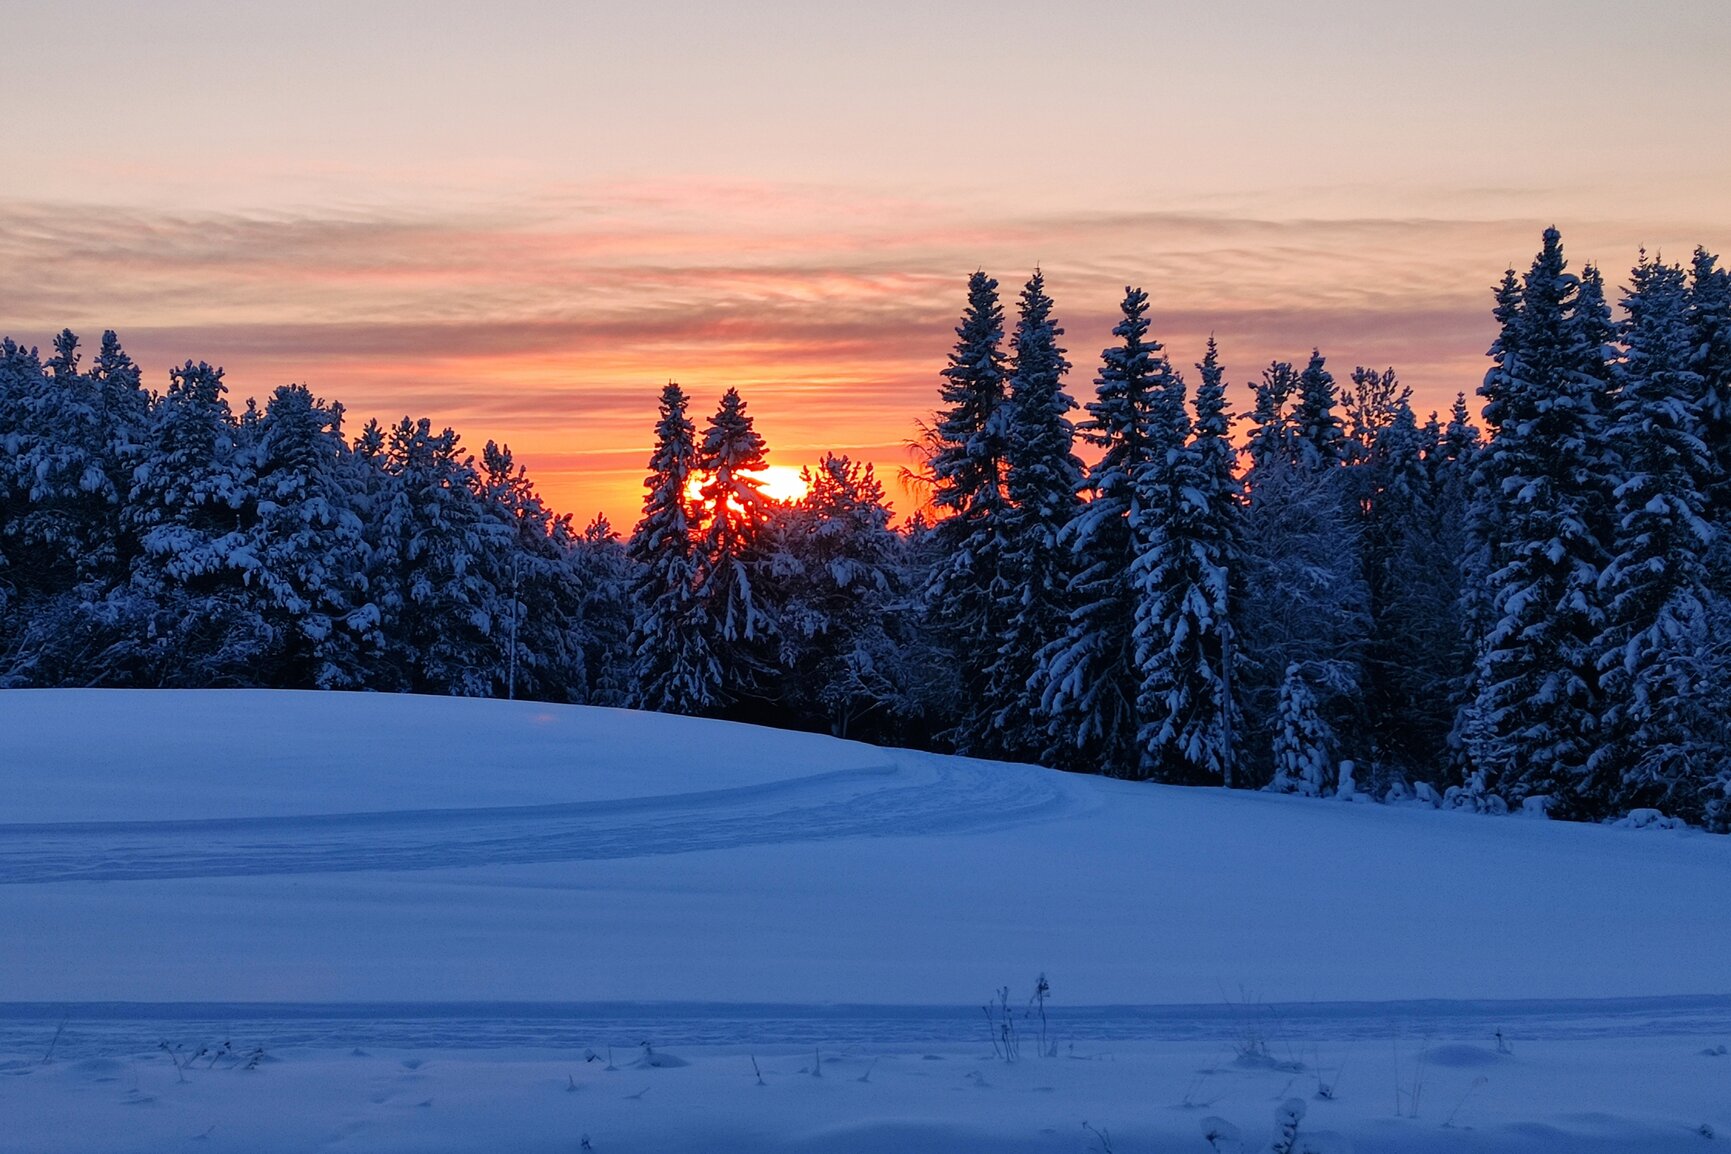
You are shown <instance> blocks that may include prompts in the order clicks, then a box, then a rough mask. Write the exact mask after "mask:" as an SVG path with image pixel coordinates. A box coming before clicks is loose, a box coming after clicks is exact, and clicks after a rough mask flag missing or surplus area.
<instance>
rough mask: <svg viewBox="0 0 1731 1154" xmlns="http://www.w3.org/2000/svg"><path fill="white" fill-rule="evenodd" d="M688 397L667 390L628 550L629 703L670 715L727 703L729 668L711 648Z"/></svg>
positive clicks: (674, 388)
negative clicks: (694, 507)
mask: <svg viewBox="0 0 1731 1154" xmlns="http://www.w3.org/2000/svg"><path fill="white" fill-rule="evenodd" d="M687 404H688V402H687V399H686V396H685V391H684V390H683V389H681V388H680V387H679V386H678V385H677V384H674V383H673V382H671V381H670V382H668V384H667V387H666V388H664V389H662V390H661V414H660V418H659V419H658V420H657V421H656V424H655V449H654V451H653V452H652V453H651V454H650V457H649V476H647V477H646V478H644V481H643V487H644V489H645V493H644V497H643V517H642V519H641V520H639V521H638V522H637V528H636V529H635V530H634V531H633V532H632V534H631V542H630V544H629V546H628V548H627V552H628V553H629V554H630V557H631V560H632V561H633V562H635V563H636V565H637V593H636V598H635V600H636V602H637V608H638V617H637V623H636V625H635V626H634V627H633V628H632V630H631V655H632V671H633V673H632V684H631V689H630V692H629V694H628V695H627V699H626V701H627V704H628V705H630V706H631V708H633V709H653V710H657V711H660V712H663V713H702V712H704V711H705V710H709V709H713V708H715V707H716V706H717V705H718V704H719V703H720V701H721V667H720V665H719V664H717V662H716V659H715V655H714V653H712V652H711V651H710V648H709V641H708V638H709V629H708V626H707V623H706V622H705V621H704V612H705V609H704V605H703V603H702V602H700V601H699V600H698V598H697V565H698V562H697V544H696V541H695V540H694V534H693V526H692V523H691V498H690V496H689V493H688V490H689V488H690V485H691V480H692V477H693V476H694V475H695V473H696V469H697V439H696V438H697V430H696V426H694V425H693V424H692V423H691V419H690V417H688V416H687V415H686V406H687Z"/></svg>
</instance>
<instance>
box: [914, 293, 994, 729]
mask: <svg viewBox="0 0 1731 1154" xmlns="http://www.w3.org/2000/svg"><path fill="white" fill-rule="evenodd" d="M1003 342H1004V310H1003V307H1002V306H1001V305H1000V304H999V303H998V282H997V281H995V280H993V279H992V278H991V277H989V276H987V275H986V274H985V273H983V272H976V273H974V274H973V276H971V277H970V278H968V303H967V307H966V309H965V310H964V312H963V313H962V319H961V323H960V324H959V325H957V326H956V344H955V348H954V349H953V350H952V351H951V353H950V357H949V364H948V366H947V367H946V368H945V369H944V370H943V374H942V375H943V378H944V383H943V385H942V386H941V387H940V389H939V395H940V397H941V398H942V400H943V402H944V404H945V407H944V408H943V409H941V410H940V411H939V412H938V414H937V417H936V419H935V420H934V422H933V424H932V429H931V432H932V442H933V452H932V454H931V458H930V460H929V462H928V464H929V467H930V470H931V476H932V481H933V490H932V504H933V506H934V507H936V509H937V510H938V511H939V512H940V513H941V514H947V516H944V517H943V518H942V519H941V520H940V521H938V523H937V524H936V525H935V526H934V528H933V533H934V538H935V542H934V543H935V550H934V551H935V555H936V557H937V558H938V564H937V565H935V566H934V567H933V569H932V572H931V574H930V581H929V584H928V587H927V590H926V596H927V602H928V605H929V606H930V610H929V620H930V621H931V623H932V625H933V627H934V628H935V629H937V630H938V633H939V636H940V637H941V638H942V639H943V641H944V642H945V644H946V645H947V646H948V647H949V648H950V650H951V652H952V653H953V655H954V661H955V664H956V667H957V670H958V679H959V689H960V697H959V700H958V701H957V703H956V709H955V711H954V712H955V718H956V722H955V726H954V729H953V731H952V733H951V738H952V744H953V745H954V746H955V748H956V750H957V751H958V752H961V753H983V752H991V751H992V748H993V745H992V719H993V717H994V716H995V715H996V714H997V711H998V710H997V705H996V704H995V703H994V702H992V701H991V700H990V699H989V697H988V693H989V684H990V683H989V671H990V670H991V668H992V666H993V665H994V664H995V662H996V660H997V653H998V643H999V639H1000V637H1001V636H1002V634H1003V631H1004V628H1005V627H1006V625H1007V622H1006V621H1004V620H1002V619H1001V618H1002V613H1003V607H1004V605H1005V601H1006V597H1005V590H1006V588H1007V585H1006V579H1005V574H1004V565H1005V557H1004V554H1005V551H1006V549H1007V548H1008V539H1007V527H1006V525H1005V523H1004V522H1005V511H1006V507H1007V501H1006V497H1005V493H1004V458H1005V450H1006V447H1005V443H1004V436H1005V428H1006V422H1005V420H1004V414H1003V412H1002V410H1003V408H1004V405H1005V401H1006V393H1005V382H1006V380H1007V377H1008V372H1007V370H1006V368H1005V362H1004V350H1003Z"/></svg>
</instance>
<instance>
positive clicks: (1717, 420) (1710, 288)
mask: <svg viewBox="0 0 1731 1154" xmlns="http://www.w3.org/2000/svg"><path fill="white" fill-rule="evenodd" d="M1689 346H1690V350H1691V356H1690V368H1692V369H1693V370H1694V371H1695V372H1696V374H1697V375H1698V376H1699V377H1700V389H1699V392H1698V394H1697V397H1696V400H1695V405H1694V407H1695V410H1696V413H1697V414H1698V417H1699V420H1700V424H1701V429H1702V436H1703V438H1704V439H1705V441H1706V444H1707V447H1708V450H1709V452H1710V454H1711V457H1710V460H1711V479H1710V481H1709V483H1708V484H1707V486H1706V492H1705V494H1704V496H1705V497H1706V499H1707V520H1708V522H1709V523H1710V524H1711V525H1712V526H1713V546H1712V548H1711V549H1710V550H1709V551H1708V553H1707V584H1708V589H1709V592H1710V594H1711V597H1710V600H1709V601H1708V605H1707V608H1708V613H1709V616H1710V619H1711V621H1712V626H1711V627H1710V630H1709V632H1710V634H1711V636H1712V637H1713V638H1714V639H1715V647H1714V651H1713V655H1712V660H1711V664H1710V668H1711V669H1712V670H1713V673H1714V680H1715V683H1716V684H1718V685H1720V686H1724V685H1725V684H1726V683H1727V682H1731V270H1728V269H1723V268H1720V267H1718V261H1717V259H1716V258H1715V257H1714V256H1713V254H1712V253H1709V252H1708V251H1706V250H1705V249H1700V248H1698V249H1696V250H1695V254H1694V258H1693V260H1692V261H1691V268H1690V280H1689ZM1726 745H1727V746H1731V736H1728V738H1727V741H1726ZM1703 808H1704V817H1705V820H1706V821H1707V823H1708V824H1709V825H1710V826H1712V827H1713V828H1715V829H1719V830H1727V829H1731V765H1727V766H1724V767H1722V768H1721V769H1720V770H1719V773H1718V776H1717V780H1716V781H1712V782H1709V783H1708V784H1707V786H1706V794H1705V800H1704V803H1703Z"/></svg>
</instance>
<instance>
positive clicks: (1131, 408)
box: [1036, 288, 1172, 777]
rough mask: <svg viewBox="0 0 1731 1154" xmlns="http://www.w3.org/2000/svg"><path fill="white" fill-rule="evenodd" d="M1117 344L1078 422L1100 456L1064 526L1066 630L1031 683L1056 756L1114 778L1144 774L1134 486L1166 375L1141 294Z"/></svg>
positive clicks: (1142, 546) (1130, 305)
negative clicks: (1038, 691)
mask: <svg viewBox="0 0 1731 1154" xmlns="http://www.w3.org/2000/svg"><path fill="white" fill-rule="evenodd" d="M1121 309H1122V311H1123V318H1124V319H1123V320H1121V321H1119V322H1118V324H1117V326H1116V327H1114V328H1113V330H1112V334H1113V335H1114V336H1116V337H1117V338H1118V339H1119V343H1118V344H1116V345H1113V346H1111V347H1109V348H1107V349H1105V350H1104V351H1103V352H1102V353H1101V354H1100V362H1101V363H1100V375H1099V376H1098V377H1096V378H1095V380H1094V385H1095V396H1094V399H1093V400H1091V401H1089V402H1088V403H1087V405H1086V406H1084V407H1085V408H1086V410H1087V413H1088V417H1087V419H1086V420H1085V421H1083V422H1082V423H1081V425H1080V429H1081V431H1082V433H1083V435H1084V436H1085V437H1086V438H1087V439H1088V441H1089V442H1090V443H1092V444H1094V445H1095V446H1097V447H1098V448H1099V449H1100V451H1101V452H1100V458H1099V460H1098V461H1097V462H1096V463H1095V464H1094V466H1093V467H1092V468H1091V469H1089V470H1088V474H1087V477H1086V478H1085V479H1084V481H1083V482H1082V493H1083V496H1084V498H1085V501H1084V503H1083V504H1082V506H1081V508H1080V509H1078V510H1077V511H1076V515H1075V517H1074V518H1073V519H1072V520H1071V521H1070V524H1069V525H1067V526H1066V527H1065V529H1064V535H1063V540H1064V541H1065V542H1066V543H1067V544H1068V545H1069V547H1070V550H1071V555H1072V560H1071V563H1070V566H1071V568H1070V572H1071V576H1070V583H1069V594H1068V598H1069V601H1070V605H1071V610H1070V618H1069V621H1068V623H1067V625H1066V627H1065V632H1064V636H1063V637H1061V638H1059V639H1058V640H1057V641H1055V642H1053V643H1052V644H1051V645H1050V646H1048V647H1047V648H1046V650H1045V651H1044V652H1043V653H1042V654H1041V656H1040V665H1039V670H1038V673H1037V682H1036V684H1037V685H1038V686H1039V687H1040V689H1041V692H1042V694H1043V697H1042V699H1041V700H1042V702H1043V705H1044V707H1045V711H1046V712H1047V714H1048V715H1049V716H1050V717H1051V719H1052V721H1051V725H1052V733H1053V736H1054V739H1055V741H1054V750H1053V757H1054V758H1055V759H1057V760H1058V761H1060V762H1061V763H1063V764H1067V765H1074V766H1075V767H1077V768H1081V769H1086V770H1090V771H1093V772H1096V773H1105V774H1111V775H1113V776H1118V777H1135V776H1139V775H1140V774H1142V772H1143V758H1142V749H1141V744H1140V730H1141V725H1142V719H1141V715H1140V713H1139V712H1138V710H1137V699H1138V696H1139V694H1140V691H1141V683H1142V678H1141V673H1140V670H1139V668H1138V666H1137V663H1136V639H1135V635H1134V634H1135V627H1136V604H1137V601H1138V600H1139V594H1138V591H1137V589H1136V587H1135V584H1134V579H1133V577H1132V574H1131V566H1132V565H1133V564H1134V562H1135V560H1136V558H1137V557H1139V556H1141V555H1142V554H1143V553H1145V552H1146V551H1147V548H1148V545H1149V542H1147V541H1146V540H1144V539H1142V538H1140V537H1139V536H1138V533H1140V532H1143V531H1145V530H1146V527H1147V525H1148V520H1147V518H1146V517H1145V516H1144V514H1143V500H1144V498H1143V493H1142V490H1141V488H1140V484H1141V482H1142V480H1143V478H1144V475H1145V473H1146V471H1147V469H1148V465H1149V462H1150V460H1151V458H1152V454H1153V453H1154V451H1155V449H1156V447H1157V446H1159V445H1161V444H1163V442H1162V440H1161V435H1160V434H1159V433H1158V432H1157V431H1156V430H1155V429H1154V423H1155V421H1156V419H1157V417H1156V413H1155V404H1156V400H1157V398H1158V397H1159V396H1160V394H1161V393H1162V391H1163V390H1164V389H1165V388H1166V387H1167V386H1168V384H1169V382H1170V380H1171V377H1172V366H1171V364H1170V363H1169V362H1168V361H1167V359H1166V354H1165V351H1164V349H1163V348H1162V346H1161V344H1160V342H1159V341H1157V340H1154V339H1152V338H1151V337H1149V335H1148V294H1147V293H1145V292H1143V291H1142V290H1141V289H1137V288H1129V289H1126V290H1125V295H1124V301H1123V304H1122V306H1121Z"/></svg>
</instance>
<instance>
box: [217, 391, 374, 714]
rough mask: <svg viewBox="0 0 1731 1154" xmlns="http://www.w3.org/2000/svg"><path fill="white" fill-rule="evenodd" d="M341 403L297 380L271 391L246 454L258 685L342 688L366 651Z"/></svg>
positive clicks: (358, 529)
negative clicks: (259, 629) (251, 498)
mask: <svg viewBox="0 0 1731 1154" xmlns="http://www.w3.org/2000/svg"><path fill="white" fill-rule="evenodd" d="M342 417H343V414H342V406H341V405H326V404H324V403H323V402H322V401H319V400H317V399H315V398H314V397H313V395H312V393H311V392H309V391H308V390H307V388H306V386H304V385H284V386H282V387H281V388H279V389H277V390H276V392H275V393H274V394H273V395H272V396H271V398H270V402H269V404H268V406H267V407H266V409H265V412H264V415H263V417H262V419H261V421H260V427H259V431H258V443H257V444H256V445H255V446H254V448H253V450H252V453H251V457H252V461H253V470H254V473H255V478H256V479H255V485H256V488H257V492H258V504H257V517H256V519H255V520H254V521H253V523H252V524H251V525H250V526H248V527H247V530H246V534H245V549H246V551H247V553H248V554H249V555H250V556H251V559H252V563H253V565H252V568H250V569H249V570H248V573H247V576H248V579H249V584H250V585H251V586H252V588H253V591H254V597H255V599H256V600H257V602H258V603H259V613H260V616H261V617H262V618H263V620H264V622H265V623H266V625H267V626H268V627H269V628H270V630H271V638H272V644H271V652H270V654H269V655H268V657H267V659H266V664H265V665H263V666H262V667H261V668H260V669H259V670H258V671H257V676H258V678H259V680H260V681H261V682H262V683H263V684H266V685H272V686H282V687H286V688H295V689H352V688H357V687H359V686H361V685H363V684H364V683H365V682H364V675H365V666H366V661H367V657H368V653H369V652H371V651H376V650H377V649H378V647H379V646H380V645H381V644H382V642H383V638H382V636H381V635H380V633H379V623H380V618H379V611H378V608H377V606H375V605H373V604H372V602H371V600H370V599H369V592H368V583H367V566H368V564H369V562H370V560H371V549H370V548H369V547H368V545H367V543H366V539H365V529H364V524H363V522H362V520H361V517H360V514H359V513H358V512H357V510H356V508H355V502H354V495H353V494H352V493H351V492H350V490H349V488H348V483H349V481H350V479H351V477H352V476H353V474H352V472H351V471H350V470H349V469H347V468H346V467H345V464H346V462H345V461H344V458H345V457H346V456H347V455H348V453H349V451H350V450H349V448H348V445H347V444H346V443H345V442H344V440H343V435H342Z"/></svg>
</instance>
